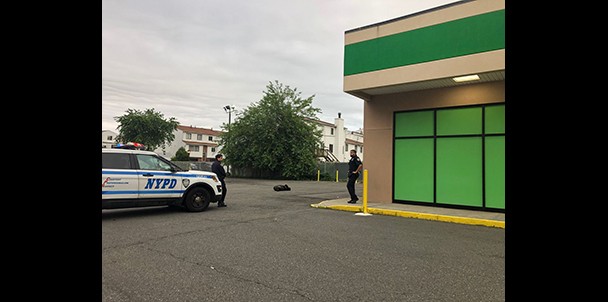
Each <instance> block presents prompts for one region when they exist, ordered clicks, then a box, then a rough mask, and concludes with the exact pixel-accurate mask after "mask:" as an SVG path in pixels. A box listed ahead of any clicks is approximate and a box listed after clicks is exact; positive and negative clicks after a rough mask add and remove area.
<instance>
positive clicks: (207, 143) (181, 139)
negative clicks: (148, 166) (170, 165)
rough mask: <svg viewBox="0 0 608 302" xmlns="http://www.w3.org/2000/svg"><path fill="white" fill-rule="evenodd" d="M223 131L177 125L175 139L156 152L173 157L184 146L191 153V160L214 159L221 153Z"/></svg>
mask: <svg viewBox="0 0 608 302" xmlns="http://www.w3.org/2000/svg"><path fill="white" fill-rule="evenodd" d="M221 134H222V131H219V130H213V129H208V128H198V127H192V126H183V125H179V126H177V129H176V130H175V131H174V132H173V135H175V139H174V140H173V142H171V143H170V144H168V145H167V146H165V147H164V148H163V147H160V148H157V149H156V150H154V152H156V153H158V154H160V155H163V156H165V157H167V158H172V157H174V156H175V153H176V152H177V150H179V148H181V147H184V148H185V149H186V151H188V153H190V160H191V161H213V160H215V155H216V154H217V153H219V149H218V145H219V144H218V142H219V140H220V135H221Z"/></svg>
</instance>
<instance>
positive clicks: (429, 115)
mask: <svg viewBox="0 0 608 302" xmlns="http://www.w3.org/2000/svg"><path fill="white" fill-rule="evenodd" d="M431 135H433V111H431V110H429V111H413V112H400V113H396V114H395V137H404V136H431Z"/></svg>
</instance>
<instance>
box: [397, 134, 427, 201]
mask: <svg viewBox="0 0 608 302" xmlns="http://www.w3.org/2000/svg"><path fill="white" fill-rule="evenodd" d="M394 172H395V177H394V184H393V187H394V196H393V198H394V199H395V200H408V201H420V202H433V139H432V138H412V139H397V140H395V170H394Z"/></svg>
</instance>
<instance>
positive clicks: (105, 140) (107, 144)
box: [101, 130, 118, 148]
mask: <svg viewBox="0 0 608 302" xmlns="http://www.w3.org/2000/svg"><path fill="white" fill-rule="evenodd" d="M116 136H118V133H116V132H114V131H111V130H101V147H102V148H114V147H116Z"/></svg>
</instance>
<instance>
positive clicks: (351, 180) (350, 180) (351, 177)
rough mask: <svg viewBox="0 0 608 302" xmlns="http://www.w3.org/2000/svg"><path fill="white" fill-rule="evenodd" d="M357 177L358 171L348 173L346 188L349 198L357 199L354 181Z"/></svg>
mask: <svg viewBox="0 0 608 302" xmlns="http://www.w3.org/2000/svg"><path fill="white" fill-rule="evenodd" d="M357 178H359V173H357V174H354V173H351V174H349V175H348V182H347V183H346V188H347V189H348V194H350V200H359V197H357V194H355V181H357Z"/></svg>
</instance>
